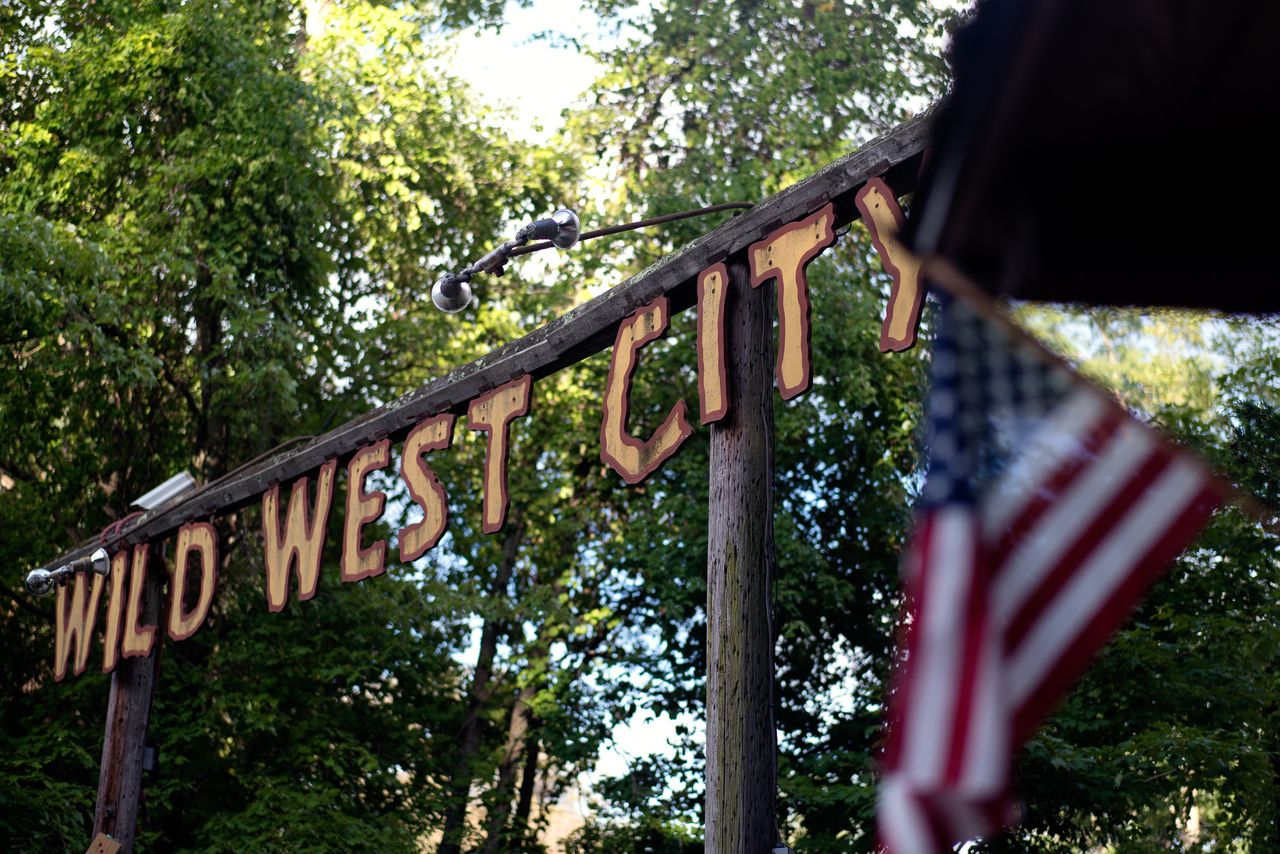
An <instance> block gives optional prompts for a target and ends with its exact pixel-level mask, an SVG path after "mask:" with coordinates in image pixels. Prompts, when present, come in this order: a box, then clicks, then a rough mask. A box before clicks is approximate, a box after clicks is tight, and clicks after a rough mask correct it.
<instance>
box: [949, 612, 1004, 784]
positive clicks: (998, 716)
mask: <svg viewBox="0 0 1280 854" xmlns="http://www.w3.org/2000/svg"><path fill="white" fill-rule="evenodd" d="M1001 652H1002V650H1001V649H1000V636H999V634H998V632H997V631H996V627H995V624H994V623H993V622H992V621H991V620H988V621H987V632H986V637H984V638H983V639H982V652H981V656H982V658H981V662H980V664H979V665H978V684H977V685H975V686H974V690H973V695H972V703H973V712H972V714H971V716H970V718H969V731H968V732H967V733H966V734H965V739H966V742H965V750H964V767H963V770H962V772H961V778H960V785H961V786H962V787H963V788H964V790H965V791H966V793H972V794H973V795H974V796H975V797H979V798H988V797H996V796H997V795H1000V794H1002V793H1003V792H1004V791H1005V790H1006V789H1007V788H1008V780H1007V779H1006V777H1007V772H1008V763H1009V759H1008V757H1009V733H1008V720H1007V708H1006V706H1005V703H1004V679H1003V677H1002V672H1001V671H1002V669H1003V666H1004V664H1003V661H1002V655H1001Z"/></svg>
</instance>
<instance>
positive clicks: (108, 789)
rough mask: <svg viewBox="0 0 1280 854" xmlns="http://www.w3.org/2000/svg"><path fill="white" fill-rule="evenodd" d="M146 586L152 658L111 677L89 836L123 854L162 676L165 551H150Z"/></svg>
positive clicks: (129, 843) (133, 826) (127, 664)
mask: <svg viewBox="0 0 1280 854" xmlns="http://www.w3.org/2000/svg"><path fill="white" fill-rule="evenodd" d="M148 563H149V568H148V571H147V584H146V587H145V588H144V589H143V594H142V596H143V600H142V609H141V611H142V620H141V621H142V623H143V624H144V625H155V626H158V628H157V630H156V638H155V642H154V646H153V647H152V650H151V655H149V656H147V657H146V658H141V657H138V658H126V659H123V660H122V661H121V662H120V663H119V664H117V665H116V669H115V671H114V672H113V673H112V674H111V694H110V696H109V698H108V699H107V722H106V728H105V732H104V733H103V738H102V770H101V772H100V774H99V777H98V804H97V809H96V811H95V813H94V819H93V832H94V834H95V835H97V834H100V833H105V834H108V835H109V836H111V838H112V839H114V840H116V841H117V842H119V843H120V852H121V854H132V852H133V842H134V839H135V838H136V836H137V832H138V800H139V797H140V796H141V794H142V760H143V754H144V752H145V751H146V746H147V725H148V723H149V722H150V719H151V701H152V698H153V697H154V696H155V690H156V681H157V680H158V678H159V676H160V648H161V646H163V638H164V626H163V625H162V623H163V618H162V615H161V613H160V605H161V598H162V589H163V587H164V578H165V574H166V573H165V565H164V548H163V546H153V547H152V551H151V556H150V560H149V561H148Z"/></svg>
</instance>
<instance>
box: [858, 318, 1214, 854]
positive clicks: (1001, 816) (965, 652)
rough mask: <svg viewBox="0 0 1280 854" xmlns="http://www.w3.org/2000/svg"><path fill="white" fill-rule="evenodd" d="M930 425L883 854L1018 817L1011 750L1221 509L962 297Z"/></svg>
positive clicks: (909, 571) (1192, 465)
mask: <svg viewBox="0 0 1280 854" xmlns="http://www.w3.org/2000/svg"><path fill="white" fill-rule="evenodd" d="M927 414H928V431H929V436H928V445H929V452H930V455H931V456H930V461H929V468H928V472H927V475H926V479H925V484H924V489H923V493H922V496H921V506H920V510H919V513H918V517H917V527H916V531H915V533H914V536H913V540H912V543H911V545H910V547H909V548H908V550H907V552H906V554H905V556H904V560H903V576H904V584H905V593H906V609H905V619H904V620H903V633H902V637H901V645H902V650H901V653H902V654H901V658H900V661H899V667H898V670H897V673H896V675H895V680H894V687H893V691H892V692H891V696H890V700H889V733H888V737H887V740H886V744H885V753H884V757H883V767H882V772H883V777H882V780H881V786H880V793H879V803H878V825H879V833H880V840H881V843H882V844H883V845H884V847H885V848H886V849H887V850H888V851H889V852H890V854H925V852H934V851H949V850H951V848H952V846H953V845H954V844H956V843H959V842H963V841H966V840H970V839H973V838H975V837H980V836H987V835H990V834H991V833H993V832H996V831H998V830H999V829H1000V828H1002V827H1005V826H1006V825H1008V824H1010V823H1012V821H1013V820H1014V818H1015V810H1014V798H1013V795H1012V792H1011V791H1010V771H1011V765H1012V760H1013V754H1014V751H1015V750H1017V748H1018V747H1019V746H1020V745H1021V744H1022V743H1023V742H1024V741H1025V740H1026V739H1027V737H1028V736H1029V735H1030V734H1031V733H1032V731H1033V730H1034V729H1035V727H1036V726H1037V725H1039V723H1040V722H1041V721H1042V720H1044V718H1045V717H1046V716H1047V715H1048V713H1049V712H1050V711H1051V710H1052V709H1053V707H1054V706H1055V705H1056V704H1057V702H1058V701H1059V700H1060V699H1061V698H1062V696H1063V694H1064V693H1065V691H1066V690H1067V688H1068V687H1069V686H1070V685H1071V683H1072V682H1074V681H1075V679H1076V678H1077V677H1078V676H1079V675H1080V673H1081V672H1082V671H1083V670H1084V668H1085V667H1086V666H1087V664H1088V663H1089V661H1090V659H1091V658H1092V657H1093V656H1094V654H1095V653H1097V651H1098V650H1099V649H1100V648H1101V646H1102V645H1103V644H1104V643H1105V642H1106V641H1107V639H1108V638H1109V637H1110V636H1111V634H1112V633H1113V632H1114V631H1115V630H1116V629H1117V628H1119V626H1120V624H1121V623H1122V622H1123V621H1124V620H1125V618H1126V617H1127V615H1128V614H1129V612H1130V610H1131V609H1132V608H1133V606H1134V605H1135V604H1136V603H1137V601H1138V600H1139V598H1140V597H1141V596H1142V594H1143V592H1144V591H1145V590H1146V589H1147V587H1148V586H1149V585H1150V584H1151V582H1152V581H1153V580H1154V579H1155V578H1156V576H1157V575H1158V574H1159V573H1160V571H1161V570H1162V569H1163V568H1164V566H1165V565H1166V564H1168V563H1169V561H1171V560H1172V559H1173V558H1174V557H1176V556H1177V555H1178V553H1179V552H1180V551H1181V550H1182V549H1183V548H1184V547H1185V546H1186V545H1187V544H1188V543H1189V542H1190V541H1191V539H1192V538H1193V537H1194V536H1195V535H1196V533H1197V532H1198V531H1199V530H1200V528H1201V527H1203V525H1204V524H1205V522H1206V521H1207V520H1208V518H1209V516H1210V515H1211V514H1212V512H1213V510H1214V508H1215V507H1216V506H1217V505H1218V504H1219V503H1220V502H1221V500H1222V499H1223V498H1224V497H1225V493H1224V490H1223V486H1222V485H1221V483H1220V481H1218V479H1217V478H1216V477H1215V476H1214V475H1213V474H1212V473H1211V472H1210V470H1209V469H1208V468H1207V467H1206V466H1204V465H1203V464H1202V463H1201V462H1200V461H1199V460H1197V459H1195V458H1194V457H1192V456H1191V455H1190V454H1188V453H1186V452H1184V451H1181V450H1179V449H1177V448H1176V447H1175V446H1173V445H1172V444H1171V443H1170V442H1168V441H1167V440H1165V439H1163V438H1162V437H1160V436H1159V435H1158V434H1156V433H1155V432H1154V431H1153V430H1151V429H1149V428H1148V427H1146V426H1144V425H1143V424H1141V423H1140V422H1138V421H1137V420H1136V419H1135V418H1133V417H1132V416H1131V415H1130V414H1129V413H1128V412H1127V411H1125V410H1124V409H1123V408H1122V407H1121V406H1120V405H1119V404H1118V403H1117V402H1116V401H1114V400H1113V399H1111V398H1110V397H1108V396H1107V395H1105V394H1104V393H1103V392H1101V391H1100V390H1098V389H1097V388H1095V387H1094V386H1092V385H1090V384H1088V383H1086V382H1084V381H1083V380H1081V379H1080V378H1079V377H1077V376H1075V375H1074V374H1073V373H1072V372H1071V371H1070V370H1069V369H1068V368H1067V367H1066V366H1065V365H1063V364H1061V363H1059V362H1058V361H1056V360H1055V359H1053V358H1052V357H1050V356H1048V355H1047V354H1046V353H1045V352H1044V351H1042V350H1041V349H1040V348H1039V347H1038V346H1037V345H1036V344H1035V343H1033V342H1032V341H1031V340H1030V339H1029V338H1027V336H1026V335H1025V334H1023V333H1021V332H1020V331H1019V330H1017V329H1016V327H1014V326H1013V325H1012V324H1009V323H1006V322H1003V321H1002V320H1000V319H997V318H995V317H992V316H989V314H984V313H983V312H980V311H978V310H976V309H975V308H973V307H971V306H969V305H967V304H966V302H965V301H963V300H961V299H958V298H954V297H944V299H943V301H942V305H941V306H940V311H939V325H938V333H937V338H936V342H935V345H934V351H933V382H932V387H931V389H930V392H929V398H928V401H927Z"/></svg>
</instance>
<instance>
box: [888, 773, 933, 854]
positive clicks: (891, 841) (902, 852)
mask: <svg viewBox="0 0 1280 854" xmlns="http://www.w3.org/2000/svg"><path fill="white" fill-rule="evenodd" d="M877 812H878V813H879V814H880V822H879V824H880V836H881V841H882V842H884V843H885V845H887V846H888V848H889V850H890V851H892V852H893V854H928V853H929V852H932V851H933V850H934V845H933V838H932V833H931V832H930V830H929V820H928V818H927V817H926V816H925V815H924V812H923V810H921V809H920V805H919V804H918V803H917V802H916V799H915V798H914V797H912V793H911V790H910V788H909V787H908V786H907V785H906V783H905V782H904V781H903V780H902V779H901V778H900V777H899V776H898V775H896V774H893V775H890V776H889V777H888V778H886V779H885V780H884V782H883V783H881V784H880V798H879V803H878V805H877Z"/></svg>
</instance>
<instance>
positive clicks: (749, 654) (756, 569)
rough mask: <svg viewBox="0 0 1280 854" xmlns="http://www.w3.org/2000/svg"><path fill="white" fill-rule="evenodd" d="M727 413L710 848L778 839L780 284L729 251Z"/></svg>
mask: <svg viewBox="0 0 1280 854" xmlns="http://www.w3.org/2000/svg"><path fill="white" fill-rule="evenodd" d="M727 266H728V270H729V281H730V288H729V304H728V308H727V314H726V321H727V328H726V333H727V334H726V336H725V337H726V339H727V341H726V347H727V352H726V354H725V356H726V358H725V361H726V363H727V366H728V389H729V393H728V399H729V414H728V416H727V417H726V418H724V419H723V420H721V421H718V422H716V423H714V424H713V425H712V426H711V472H710V490H709V491H710V507H709V511H708V512H709V520H708V530H707V770H706V783H707V792H706V816H705V818H706V851H707V852H708V854H768V852H769V851H770V850H771V847H772V845H773V843H774V841H775V834H776V827H775V817H774V796H775V791H776V788H777V769H776V757H775V753H776V749H777V745H776V737H775V732H774V724H773V632H772V627H771V621H770V613H769V611H770V602H771V592H772V591H771V587H770V585H771V583H772V573H773V561H774V557H773V286H772V285H769V284H766V285H762V286H761V287H758V288H752V287H751V286H750V272H749V270H748V268H747V263H746V259H745V257H743V256H742V255H736V256H732V257H731V258H730V260H729V262H728V264H727Z"/></svg>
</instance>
